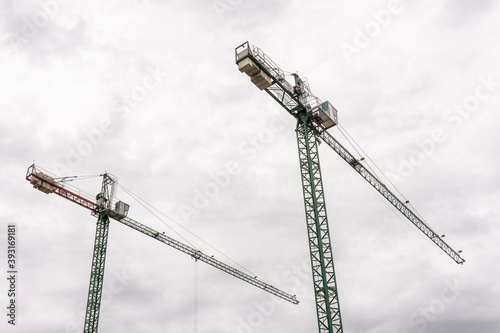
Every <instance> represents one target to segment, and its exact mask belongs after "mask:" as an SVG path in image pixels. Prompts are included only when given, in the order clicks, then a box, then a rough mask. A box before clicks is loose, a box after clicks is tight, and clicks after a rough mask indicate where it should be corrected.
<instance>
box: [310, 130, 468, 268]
mask: <svg viewBox="0 0 500 333" xmlns="http://www.w3.org/2000/svg"><path fill="white" fill-rule="evenodd" d="M315 126H316V130H317V131H319V130H320V128H319V125H317V124H315ZM318 137H320V138H321V139H322V140H323V141H324V142H325V143H326V144H327V145H328V146H330V148H332V149H333V150H334V151H335V152H336V153H337V154H338V155H339V156H340V157H342V159H344V161H346V162H347V163H348V164H349V165H350V166H351V167H352V168H353V169H354V170H356V172H357V173H358V174H360V175H361V177H363V178H364V179H365V180H366V181H368V183H370V185H372V186H373V187H374V188H375V190H377V191H378V192H379V193H380V194H382V196H383V197H384V198H386V199H387V201H389V202H390V203H391V204H392V205H393V206H394V207H396V209H397V210H398V211H400V212H401V214H403V215H404V216H405V217H406V218H407V219H408V220H409V221H410V222H411V223H413V225H415V226H416V227H417V228H418V229H419V230H420V231H421V232H423V233H424V234H425V235H426V236H427V237H428V238H429V239H430V240H431V241H432V242H433V243H434V244H436V245H437V246H438V247H439V248H440V249H441V250H443V252H444V253H446V254H447V255H448V256H449V257H450V258H452V259H453V260H454V261H455V262H456V263H457V264H463V263H464V262H465V260H464V259H463V258H462V257H461V256H460V254H459V252H457V251H455V250H454V249H453V248H452V247H451V246H449V245H448V244H447V243H446V242H445V241H444V240H443V238H441V237H440V236H439V235H438V234H437V233H436V232H434V231H433V230H432V229H431V228H430V227H429V226H428V225H427V224H426V223H425V222H424V221H423V220H422V219H421V218H419V217H418V216H417V214H415V213H414V212H413V211H412V210H411V209H410V208H409V207H408V206H407V205H406V203H404V202H403V201H402V200H400V199H399V198H398V197H397V196H396V195H395V194H394V193H392V192H391V191H390V190H389V189H388V188H387V187H386V186H385V185H384V183H382V182H381V181H380V180H379V179H378V178H377V177H375V176H374V175H373V174H372V173H371V172H370V171H368V169H367V168H366V167H365V166H363V164H361V161H358V160H357V159H356V158H355V157H354V156H353V155H352V154H351V153H350V152H349V151H348V150H347V149H345V148H344V147H343V146H342V145H341V144H340V143H339V142H338V141H337V140H336V139H335V138H334V137H333V136H332V135H331V134H330V133H328V132H327V131H322V132H320V133H319V134H318Z"/></svg>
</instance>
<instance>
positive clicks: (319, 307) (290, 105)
mask: <svg viewBox="0 0 500 333" xmlns="http://www.w3.org/2000/svg"><path fill="white" fill-rule="evenodd" d="M235 58H236V59H235V60H236V64H237V65H238V69H239V70H240V72H242V73H246V74H247V75H248V76H249V77H250V79H251V82H252V83H254V84H255V85H256V86H257V87H258V88H259V89H260V90H265V91H266V92H267V93H268V94H269V95H270V96H271V97H272V98H273V99H274V100H275V101H276V102H278V104H280V105H281V106H282V107H283V108H284V109H285V110H286V111H287V112H288V113H289V114H290V115H292V116H293V117H295V118H296V119H297V127H296V130H295V131H296V136H297V145H298V151H299V165H300V174H301V180H302V190H303V196H304V206H305V214H306V224H307V233H308V239H309V249H310V257H311V267H312V276H313V284H314V295H315V299H316V313H317V320H318V328H319V332H328V333H332V332H336V333H338V332H340V333H341V332H343V329H342V318H341V314H340V304H339V297H338V292H337V290H338V289H337V281H336V278H335V270H334V264H333V256H332V245H331V241H330V231H329V227H328V218H327V214H326V205H325V195H324V190H323V181H322V176H321V169H320V161H319V154H318V142H320V140H322V141H323V142H325V143H326V144H327V145H328V146H329V147H331V148H332V149H333V150H334V151H335V152H336V153H337V154H338V155H339V156H340V157H341V158H342V159H343V160H344V161H346V162H347V163H348V164H349V165H350V166H351V167H352V168H353V169H354V170H355V171H356V172H357V173H358V174H359V175H361V177H363V178H364V179H365V180H366V181H367V182H368V183H369V184H370V185H372V186H373V187H374V188H375V190H377V191H378V192H379V193H380V194H382V196H383V197H384V198H386V199H387V200H388V201H389V202H390V203H391V204H392V205H393V206H394V207H395V208H396V209H397V210H398V211H400V212H401V214H403V215H404V216H405V217H406V218H407V219H408V220H409V221H410V222H411V223H412V224H414V225H415V226H416V227H417V228H418V229H419V230H420V231H422V232H423V233H424V235H425V236H427V237H428V238H429V239H430V240H431V241H432V242H433V243H435V244H436V245H437V246H438V247H439V248H440V249H441V250H443V251H444V252H445V253H446V254H447V255H448V256H450V257H451V258H452V259H453V260H454V261H455V262H456V263H458V264H463V263H464V262H465V260H464V259H463V258H462V257H461V256H460V254H459V253H460V252H461V251H458V252H457V251H455V250H453V249H452V248H451V247H450V246H449V245H448V244H447V243H446V242H445V241H444V240H443V238H442V237H441V236H439V235H438V234H437V233H436V232H434V231H433V230H432V229H431V228H430V227H429V226H428V225H427V224H426V223H425V222H424V221H423V220H422V219H421V218H420V217H419V216H418V215H417V214H416V213H415V212H413V211H412V210H411V209H410V207H409V205H408V201H403V200H401V199H399V198H398V197H397V196H396V195H395V194H394V193H392V192H391V191H390V190H389V189H388V188H387V187H386V186H385V185H384V183H383V182H382V181H380V180H379V179H378V178H377V177H376V176H375V175H374V174H373V173H372V172H370V171H369V170H368V169H367V167H365V166H364V165H363V163H362V159H356V158H355V157H354V156H353V155H352V154H351V153H350V152H349V151H348V150H347V149H346V148H344V147H343V146H342V145H341V144H340V143H339V142H338V141H337V139H335V138H334V137H333V136H332V135H331V134H330V133H329V132H328V131H327V130H328V129H329V128H331V127H333V126H335V125H337V124H338V114H337V110H336V109H335V107H333V105H332V104H331V103H330V102H328V101H325V102H323V101H322V100H320V99H319V98H318V97H316V96H315V95H314V94H313V93H312V92H311V89H310V87H309V83H308V81H307V79H305V78H301V77H299V76H298V75H297V74H292V76H293V81H292V82H293V83H290V82H289V81H287V80H286V77H285V72H284V71H283V70H282V69H280V68H279V67H278V66H277V65H276V64H275V63H274V62H273V61H272V60H271V59H270V58H269V57H268V56H267V55H266V54H265V53H264V52H263V51H262V50H261V49H259V48H258V47H255V46H252V47H250V44H249V43H248V41H247V42H245V43H243V44H241V45H239V46H238V47H236V48H235ZM443 236H444V235H443Z"/></svg>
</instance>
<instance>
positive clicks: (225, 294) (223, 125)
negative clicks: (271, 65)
mask: <svg viewBox="0 0 500 333" xmlns="http://www.w3.org/2000/svg"><path fill="white" fill-rule="evenodd" d="M0 4H1V10H0V17H1V20H0V22H1V25H0V43H1V44H0V46H1V52H0V112H1V121H0V156H1V157H0V160H1V162H2V166H1V167H0V199H1V203H2V204H1V207H2V209H1V211H0V267H1V270H2V272H3V273H1V275H0V277H1V278H0V281H1V282H0V302H1V304H0V308H2V309H3V310H2V311H1V313H0V318H2V319H1V320H0V327H1V329H0V331H2V332H23V333H25V332H26V333H27V332H40V333H54V332H56V333H64V332H81V331H82V328H83V322H84V313H83V309H84V307H85V304H86V297H87V292H88V283H89V276H90V266H91V258H92V249H93V242H94V234H95V223H96V219H95V218H94V217H92V216H91V215H90V212H89V211H88V210H86V209H84V208H82V207H80V206H78V205H75V204H73V203H71V202H69V201H66V200H64V199H62V198H60V197H58V196H56V195H54V194H51V195H46V194H43V193H42V192H39V191H35V190H34V189H33V188H32V187H31V185H30V184H29V183H28V182H26V181H25V180H24V177H25V172H26V169H27V167H28V166H29V165H30V164H32V163H33V160H35V162H36V163H37V165H40V166H42V167H44V168H46V169H48V170H50V171H52V172H54V173H56V174H58V175H65V176H67V175H69V176H70V175H82V174H95V175H98V174H101V173H103V172H105V171H107V172H110V173H112V174H113V175H115V176H116V177H118V179H119V182H120V184H121V185H123V186H124V187H125V188H127V189H129V190H131V191H132V192H133V193H135V194H136V195H138V196H140V197H141V198H142V199H144V200H145V201H146V202H148V203H150V204H151V205H153V206H155V207H157V208H158V209H160V210H161V211H162V212H164V213H165V214H167V215H168V216H170V217H171V218H172V219H174V220H175V221H176V222H177V223H178V224H179V225H181V226H182V228H186V229H187V230H189V231H190V232H192V233H194V234H196V235H197V236H198V237H199V238H201V239H203V240H204V241H205V242H207V243H209V244H210V245H211V246H213V248H212V247H209V246H207V245H206V244H205V243H204V242H202V241H200V240H199V239H198V238H195V237H193V236H192V235H190V234H189V233H187V232H185V231H184V230H183V229H182V228H181V227H179V226H178V225H176V224H174V223H172V222H170V221H168V220H167V219H164V220H165V221H167V222H168V223H169V226H170V227H172V228H174V229H175V230H176V231H177V232H178V233H180V234H181V236H182V237H184V238H185V239H186V241H189V242H190V243H191V244H193V245H194V246H195V247H197V248H199V249H200V250H201V251H203V252H205V253H207V254H209V255H215V257H216V258H218V259H220V260H221V261H224V262H226V263H228V264H230V265H233V266H236V264H235V263H234V262H231V261H230V260H229V259H227V258H226V257H225V256H223V255H222V254H220V253H219V252H217V251H216V250H215V249H217V250H219V251H221V252H222V253H224V254H225V255H226V256H228V257H230V258H232V259H233V260H234V261H235V262H237V263H238V264H239V265H241V266H243V267H244V268H241V267H240V266H237V267H238V268H239V269H241V270H244V269H247V270H248V271H250V272H252V273H251V274H255V275H257V276H259V278H261V279H262V280H264V281H266V282H268V283H271V284H273V285H275V286H276V287H278V288H280V289H282V290H284V291H286V292H288V293H290V294H295V295H297V298H298V299H299V300H300V302H301V303H300V304H299V305H293V304H288V303H284V302H282V301H280V300H277V299H276V298H275V297H273V296H271V295H269V294H267V293H266V292H264V291H262V290H260V289H257V288H255V287H253V286H251V285H248V284H246V283H244V282H242V281H240V280H237V279H235V278H234V277H231V276H229V275H227V274H225V273H223V272H221V271H219V270H217V269H215V268H213V267H211V266H208V265H206V264H204V263H201V262H195V261H194V260H193V259H192V258H190V257H189V256H187V255H185V254H183V253H181V252H178V251H177V250H175V249H173V248H170V247H168V246H166V245H165V244H162V243H159V242H156V241H154V240H153V239H150V238H148V237H146V236H145V235H142V234H140V233H138V232H136V231H134V230H131V229H128V228H127V227H125V226H123V225H121V224H119V223H117V222H114V221H113V222H112V223H111V227H110V234H109V244H108V252H107V261H106V272H105V281H104V294H103V298H104V299H103V304H102V307H101V315H100V324H99V329H100V332H155V333H156V332H169V333H171V332H172V333H177V332H238V333H251V332H288V333H305V332H316V331H317V322H316V314H315V306H314V295H313V288H312V279H311V270H310V263H309V249H308V245H307V234H306V227H305V216H304V208H303V199H302V188H301V183H300V175H299V165H298V159H297V158H298V153H297V146H296V138H295V131H294V129H295V120H294V119H293V117H290V116H289V115H288V114H287V113H286V111H285V110H284V109H282V108H281V107H280V105H279V104H277V103H276V102H275V101H274V100H273V99H272V98H271V97H270V96H269V95H268V94H266V93H265V92H263V91H260V90H259V89H257V88H256V87H255V86H254V85H253V84H252V83H251V82H250V80H249V78H248V77H247V76H246V75H244V74H241V73H240V72H239V71H238V69H237V66H236V65H235V63H234V48H235V47H237V46H238V45H240V44H241V43H243V42H245V41H247V40H248V41H249V42H250V43H251V44H253V45H255V46H258V47H260V48H261V49H262V50H263V51H264V52H266V53H267V55H269V56H270V57H271V59H273V60H274V61H275V62H276V63H277V64H279V65H280V66H281V68H283V69H284V70H286V71H289V72H297V73H299V75H300V76H307V77H308V79H309V83H310V86H311V89H312V91H313V92H314V93H315V94H316V95H317V96H318V97H319V98H321V99H322V100H329V101H330V102H331V103H332V104H333V105H334V106H335V107H336V108H337V109H338V112H339V121H340V123H341V124H342V126H343V128H344V129H346V131H347V132H348V133H349V134H350V135H351V136H352V137H353V138H354V139H355V140H356V142H357V143H358V144H359V145H360V146H361V147H362V148H363V149H364V151H365V152H366V154H362V155H363V156H369V157H370V158H372V159H373V160H374V161H375V162H376V163H377V165H378V166H379V167H380V168H381V169H382V170H383V171H384V172H385V173H386V174H387V176H388V177H389V178H390V180H391V181H392V182H393V183H394V184H395V185H396V186H397V187H398V189H399V190H401V192H402V193H403V194H404V195H405V196H406V198H408V199H409V200H410V201H411V203H412V204H413V206H414V207H416V209H417V210H418V212H419V213H420V214H422V216H423V217H424V218H425V219H426V220H427V221H428V222H429V224H430V225H431V226H432V227H433V228H434V229H435V231H436V232H437V233H439V234H446V238H445V240H446V241H448V242H449V244H450V245H451V246H452V247H453V248H455V249H456V250H462V251H463V253H462V255H463V257H464V258H465V260H466V263H465V264H464V265H457V264H455V263H454V262H453V260H451V259H450V258H449V257H448V256H447V255H446V254H445V253H443V252H442V251H441V250H440V249H439V248H437V247H436V246H435V245H434V244H433V243H431V242H430V241H429V240H427V239H426V238H425V236H423V235H422V234H421V233H420V232H419V231H418V230H416V228H414V227H413V225H411V224H410V223H409V222H407V221H405V220H404V219H403V218H402V217H400V216H399V213H398V212H396V211H394V210H393V209H391V207H389V206H388V204H387V203H386V202H385V199H383V198H382V197H381V196H380V195H378V193H376V192H375V190H373V189H372V188H371V187H370V186H369V185H368V184H367V183H366V182H365V181H364V180H363V179H362V178H361V177H360V176H359V175H357V173H355V172H354V171H353V170H352V168H351V167H349V166H348V165H347V164H346V163H345V162H344V161H343V160H342V159H341V158H340V157H339V156H337V155H336V153H335V152H334V151H333V150H331V149H329V147H328V146H326V145H321V147H320V154H321V162H322V172H323V179H324V186H325V191H326V199H327V208H328V216H329V222H330V231H331V238H332V243H333V255H334V259H335V270H336V274H337V279H338V288H339V296H340V304H341V311H342V319H343V323H344V330H345V332H347V333H417V332H418V333H421V332H429V333H430V332H439V333H457V332H463V333H469V332H470V333H472V332H474V333H475V332H481V333H498V332H499V331H500V318H499V315H498V314H499V313H500V285H499V283H498V278H499V276H500V265H499V259H500V258H499V257H500V245H499V244H500V242H499V241H498V239H499V237H500V227H499V223H500V218H499V214H498V210H497V209H498V200H499V198H500V188H499V185H500V177H499V175H498V170H499V167H500V157H499V155H498V143H499V139H500V135H499V131H498V124H500V113H499V112H498V110H499V108H498V106H499V105H500V66H499V65H498V59H499V56H500V46H499V44H498V35H499V28H500V19H499V15H500V13H499V10H500V5H499V4H497V3H496V2H495V1H492V0H484V1H474V2H472V1H465V0H455V1H452V0H447V1H409V0H407V1H399V2H398V1H392V0H387V1H378V0H377V1H347V0H341V1H314V2H312V1H309V2H306V1H296V0H291V1H282V2H277V1H261V0H258V1H243V0H210V1H193V0H191V1H180V0H179V1H175V0H172V1H153V0H135V1H134V0H128V1H106V2H102V1H85V2H83V1H79V2H76V3H73V2H71V3H69V1H66V0H65V1H62V0H40V1H23V2H19V1H16V2H14V1H1V2H0ZM330 132H331V133H332V134H333V135H334V136H335V137H338V138H339V139H341V138H342V135H341V133H340V132H339V130H338V129H331V130H330ZM349 150H353V149H352V148H349ZM353 153H354V151H353ZM230 172H231V174H230ZM71 185H73V186H77V187H79V188H82V189H84V190H86V191H88V192H89V193H91V194H92V195H95V194H96V193H98V192H99V190H100V186H101V178H99V177H95V178H90V179H88V180H78V181H74V182H72V184H71ZM117 197H118V198H121V199H122V200H124V201H126V202H127V203H129V204H130V205H131V207H130V212H129V216H130V217H131V218H133V219H136V220H138V221H140V222H142V223H144V224H147V225H149V226H151V227H153V228H155V229H158V230H160V231H165V232H166V234H167V235H170V236H172V237H173V238H176V239H179V240H182V239H181V238H180V236H179V235H178V234H176V233H175V232H174V231H172V230H171V229H170V228H169V227H168V226H166V225H164V224H163V223H162V222H160V221H158V220H157V219H156V218H155V217H154V216H153V215H151V214H150V213H149V212H148V211H147V210H145V209H144V208H142V207H141V205H140V204H139V203H138V202H136V201H134V200H133V199H132V198H131V197H130V196H128V195H127V194H126V193H125V192H124V191H123V190H118V192H117ZM9 224H14V225H16V234H17V269H18V275H17V287H16V289H17V290H16V291H17V294H16V306H17V317H16V326H15V327H13V326H12V325H9V324H8V323H7V320H8V317H7V316H6V314H7V309H6V307H7V305H8V302H9V298H8V297H7V293H8V289H9V288H8V284H7V280H6V277H7V250H6V246H7V245H6V236H7V226H8V225H9ZM182 241H184V240H182ZM214 248H215V249H214Z"/></svg>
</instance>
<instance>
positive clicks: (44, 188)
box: [26, 164, 299, 333]
mask: <svg viewBox="0 0 500 333" xmlns="http://www.w3.org/2000/svg"><path fill="white" fill-rule="evenodd" d="M101 176H102V178H103V180H102V185H101V191H100V192H99V193H98V194H97V196H96V198H95V200H93V199H92V198H91V197H90V196H89V195H85V194H82V191H80V190H79V189H77V188H73V187H71V188H69V187H68V186H67V184H66V181H68V180H69V179H70V178H74V176H73V177H57V176H55V175H51V174H50V173H49V172H48V171H45V170H43V169H41V168H40V167H37V166H35V164H33V165H31V166H30V167H29V168H28V170H27V172H26V180H27V181H29V182H30V183H31V184H32V185H33V187H34V188H35V189H37V190H39V191H41V192H43V193H45V194H51V193H55V194H57V195H59V196H61V197H63V198H65V199H67V200H69V201H71V202H73V203H76V204H78V205H80V206H82V207H85V208H87V209H89V210H90V211H91V214H92V215H93V216H95V217H97V227H96V234H95V241H94V252H93V256H92V266H91V273H90V284H89V293H88V297H87V307H86V312H85V323H84V333H90V332H97V329H98V324H99V311H100V307H101V296H102V290H103V281H104V266H105V261H106V250H107V242H108V234H109V224H110V219H113V220H115V221H118V222H120V223H122V224H124V225H126V226H128V227H130V228H132V229H134V230H136V231H139V232H140V233H142V234H144V235H146V236H149V237H151V238H153V239H155V240H157V241H159V242H162V243H164V244H166V245H168V246H170V247H173V248H174V249H176V250H178V251H181V252H183V253H185V254H187V255H189V256H191V257H192V258H194V259H195V260H200V261H202V262H204V263H206V264H208V265H210V266H213V267H215V268H217V269H219V270H221V271H223V272H225V273H227V274H229V275H232V276H234V277H236V278H238V279H240V280H242V281H244V282H246V283H249V284H251V285H253V286H255V287H257V288H260V289H262V290H264V291H266V292H268V293H270V294H272V295H274V296H277V297H279V298H281V299H283V300H285V301H287V302H290V303H292V304H298V303H299V301H298V300H297V298H296V296H295V295H290V294H288V293H286V292H284V291H281V290H280V289H278V288H276V287H274V286H272V285H270V284H267V283H265V282H263V281H262V280H260V279H258V278H257V277H256V276H251V275H249V274H246V273H244V272H241V271H239V270H238V269H236V268H234V267H231V266H229V265H227V264H225V263H223V262H221V261H219V260H217V259H215V258H214V256H209V255H207V254H205V253H203V252H201V251H200V250H198V249H196V248H194V247H191V246H188V245H186V244H184V243H182V242H179V241H178V240H175V239H174V238H171V237H169V236H167V235H165V233H163V232H159V231H157V230H155V229H153V228H150V227H148V226H147V225H145V224H142V223H140V222H137V221H135V220H133V219H131V218H130V217H128V211H129V208H130V206H129V205H128V204H126V203H124V202H123V201H119V200H117V199H115V197H114V196H115V192H116V185H117V181H116V177H114V176H112V175H111V174H109V173H104V174H102V175H101Z"/></svg>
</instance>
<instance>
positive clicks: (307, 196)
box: [296, 114, 343, 333]
mask: <svg viewBox="0 0 500 333" xmlns="http://www.w3.org/2000/svg"><path fill="white" fill-rule="evenodd" d="M296 133H297V144H298V150H299V162H300V173H301V179H302V189H303V194H304V206H305V212H306V223H307V233H308V236H309V249H310V255H311V267H312V273H313V282H314V295H315V297H316V313H317V318H318V327H319V332H325V333H333V332H335V333H337V332H340V333H341V332H343V330H342V319H341V316H340V304H339V297H338V293H337V282H336V278H335V270H334V265H333V255H332V245H331V241H330V232H329V227H328V218H327V214H326V206H325V193H324V191H323V181H322V178H321V169H320V161H319V155H318V144H317V140H316V134H315V130H314V127H313V125H312V120H311V118H310V117H309V116H308V115H306V114H302V115H301V116H300V117H299V119H298V122H297V129H296Z"/></svg>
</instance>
